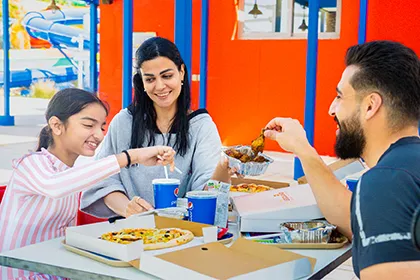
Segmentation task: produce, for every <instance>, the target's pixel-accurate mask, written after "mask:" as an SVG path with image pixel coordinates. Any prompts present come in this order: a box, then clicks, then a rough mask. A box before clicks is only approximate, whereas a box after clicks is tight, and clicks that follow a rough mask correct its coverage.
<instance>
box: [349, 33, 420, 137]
mask: <svg viewBox="0 0 420 280" xmlns="http://www.w3.org/2000/svg"><path fill="white" fill-rule="evenodd" d="M350 65H355V66H357V67H358V68H359V71H358V72H356V73H355V74H354V75H353V77H352V79H351V81H350V84H351V85H352V87H353V88H354V89H355V90H356V91H360V92H362V93H367V92H372V91H375V92H377V93H379V94H380V95H381V97H382V100H383V104H384V105H385V106H386V107H387V108H388V112H389V113H388V119H389V123H390V127H392V128H395V129H400V128H402V127H405V126H407V125H412V124H414V123H417V122H418V121H419V120H420V61H419V58H418V56H417V55H416V54H415V52H414V51H413V50H412V49H410V48H408V47H406V46H404V45H403V44H400V43H397V42H392V41H373V42H369V43H365V44H361V45H356V46H352V47H350V48H349V49H348V50H347V54H346V66H350Z"/></svg>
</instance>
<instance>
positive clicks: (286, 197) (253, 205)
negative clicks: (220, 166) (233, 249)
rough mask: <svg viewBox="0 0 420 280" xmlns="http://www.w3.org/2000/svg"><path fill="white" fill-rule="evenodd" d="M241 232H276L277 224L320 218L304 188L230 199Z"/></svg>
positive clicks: (299, 186) (308, 187) (316, 207)
mask: <svg viewBox="0 0 420 280" xmlns="http://www.w3.org/2000/svg"><path fill="white" fill-rule="evenodd" d="M232 200H233V207H234V209H235V210H236V212H237V213H238V216H239V220H240V231H241V232H276V231H279V229H280V224H281V223H284V222H290V221H297V222H298V221H307V220H312V219H319V218H322V217H323V215H322V213H321V211H320V209H319V208H318V205H317V203H316V200H315V197H314V195H313V193H312V190H311V188H310V186H309V185H308V184H305V185H297V186H292V187H287V188H282V189H276V190H270V191H265V192H261V193H256V194H253V195H246V196H238V197H233V198H232Z"/></svg>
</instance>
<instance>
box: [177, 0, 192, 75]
mask: <svg viewBox="0 0 420 280" xmlns="http://www.w3.org/2000/svg"><path fill="white" fill-rule="evenodd" d="M175 44H176V46H177V47H178V49H179V51H180V52H181V56H182V59H184V63H185V66H186V67H187V69H188V73H189V74H190V77H189V78H191V57H192V0H175ZM190 81H191V79H190Z"/></svg>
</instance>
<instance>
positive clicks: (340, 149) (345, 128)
mask: <svg viewBox="0 0 420 280" xmlns="http://www.w3.org/2000/svg"><path fill="white" fill-rule="evenodd" d="M359 115H360V112H356V113H355V114H354V115H353V116H351V117H350V118H348V119H347V120H344V121H342V122H339V121H338V119H337V117H335V118H334V119H335V121H336V122H337V124H339V128H340V132H339V133H338V135H337V139H336V142H335V146H334V149H335V153H336V155H337V156H338V157H339V158H341V159H350V158H360V157H361V156H362V154H363V151H364V149H365V146H366V137H365V134H364V132H363V128H362V124H361V123H360V120H359Z"/></svg>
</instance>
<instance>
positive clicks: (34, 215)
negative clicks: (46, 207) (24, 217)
mask: <svg viewBox="0 0 420 280" xmlns="http://www.w3.org/2000/svg"><path fill="white" fill-rule="evenodd" d="M38 197H39V196H38ZM34 199H35V198H34ZM44 200H45V199H43V198H41V199H40V201H39V203H38V205H37V206H36V208H35V209H34V211H33V212H32V215H31V217H30V220H29V221H30V223H31V226H29V227H27V228H26V229H25V232H24V233H23V237H22V241H21V243H20V246H19V247H23V246H25V245H29V244H33V243H32V242H31V241H30V239H33V236H29V232H30V231H31V230H32V229H33V228H34V227H35V228H37V227H38V226H39V225H37V224H32V223H33V222H34V221H38V220H39V219H38V217H39V216H40V215H42V214H43V213H42V212H40V209H41V207H42V205H43V204H44Z"/></svg>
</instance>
